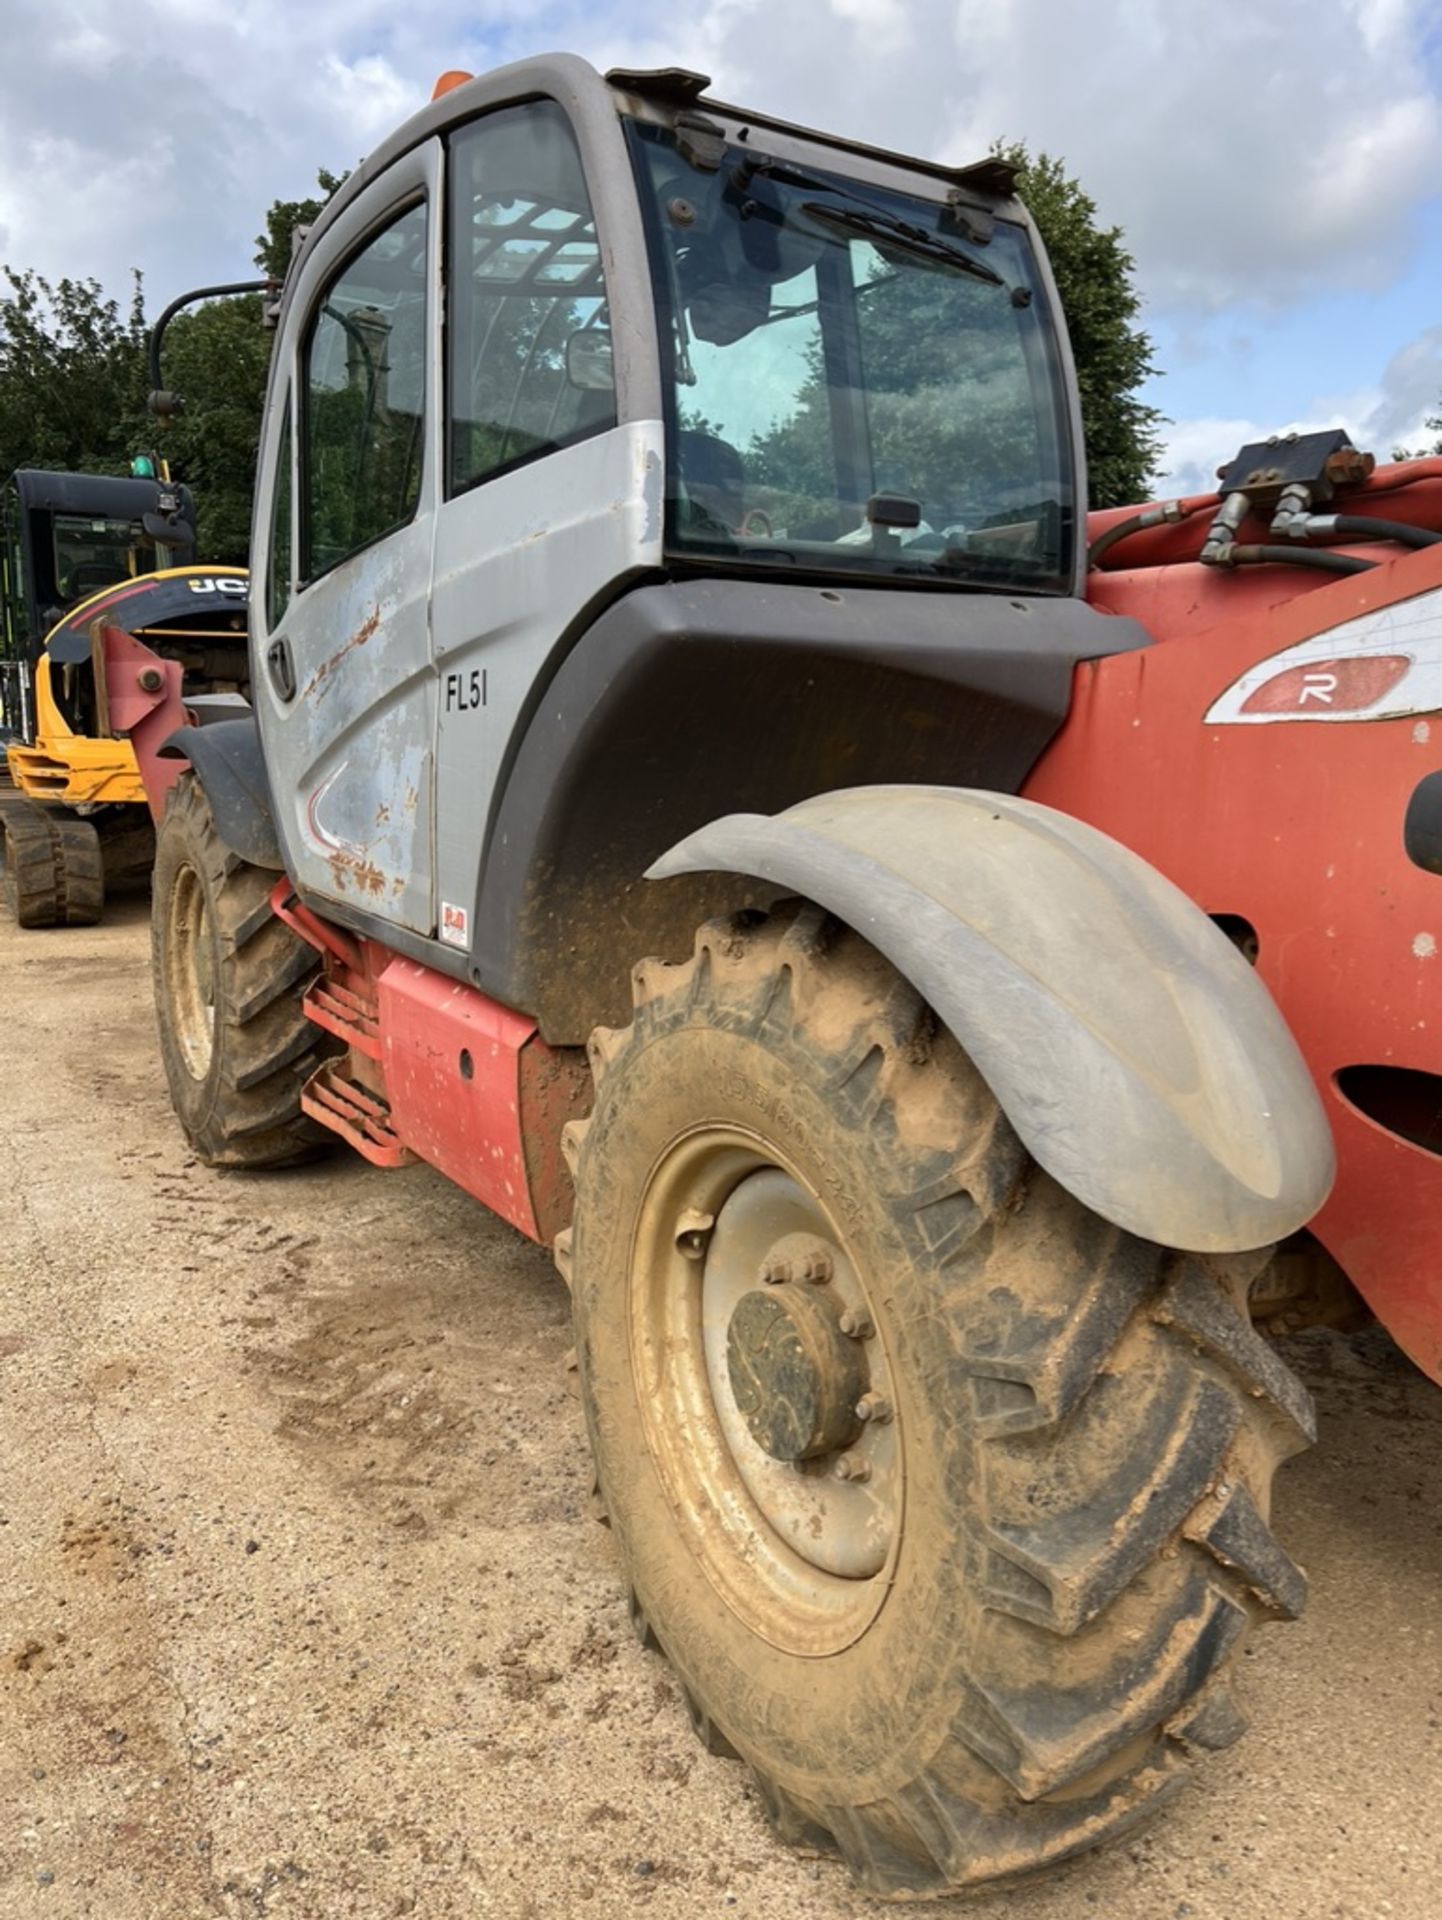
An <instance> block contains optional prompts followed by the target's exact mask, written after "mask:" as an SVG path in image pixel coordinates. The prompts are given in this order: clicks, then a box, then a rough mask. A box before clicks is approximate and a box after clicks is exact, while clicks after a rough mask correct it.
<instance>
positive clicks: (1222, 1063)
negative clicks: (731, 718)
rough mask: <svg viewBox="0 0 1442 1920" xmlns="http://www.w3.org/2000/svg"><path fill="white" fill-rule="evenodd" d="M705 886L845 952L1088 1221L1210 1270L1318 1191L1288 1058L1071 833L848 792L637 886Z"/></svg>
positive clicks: (1185, 927) (706, 845) (1152, 906)
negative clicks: (954, 1048)
mask: <svg viewBox="0 0 1442 1920" xmlns="http://www.w3.org/2000/svg"><path fill="white" fill-rule="evenodd" d="M706 871H720V872H729V873H738V874H748V875H751V876H754V877H755V878H757V879H761V880H765V881H768V882H771V883H772V884H773V885H775V886H780V887H784V888H786V889H787V890H789V891H791V892H794V893H797V894H802V895H804V896H805V897H806V898H808V899H811V900H815V901H816V902H817V903H818V904H819V905H821V906H824V907H826V908H827V909H828V911H830V912H832V913H835V914H836V915H838V916H839V917H840V918H841V919H843V920H845V921H846V922H847V923H848V925H850V926H852V927H854V928H855V929H856V930H857V932H859V933H862V934H864V935H865V936H866V938H867V939H868V940H870V941H871V942H872V944H873V945H874V946H875V947H877V948H878V949H879V950H880V951H881V952H882V953H884V954H885V955H886V957H887V958H888V959H889V960H890V961H891V962H892V964H893V965H894V966H895V967H897V968H898V969H899V970H900V971H901V972H902V973H903V974H905V976H906V977H907V979H908V980H910V981H911V982H912V984H913V985H914V986H915V987H916V988H917V990H918V991H919V992H920V993H922V994H923V995H924V996H925V998H926V999H927V1000H928V1001H929V1003H930V1004H931V1006H932V1007H933V1008H934V1009H935V1011H936V1013H937V1015H938V1017H939V1018H940V1019H941V1020H942V1021H943V1022H944V1023H945V1024H946V1025H947V1026H948V1027H949V1028H950V1029H951V1031H952V1032H953V1033H954V1034H955V1036H956V1038H957V1039H958V1041H959V1042H960V1043H961V1045H962V1046H963V1047H964V1048H965V1049H966V1051H967V1052H968V1054H970V1056H971V1058H972V1059H973V1060H974V1061H975V1063H976V1065H977V1068H978V1070H979V1071H980V1072H981V1073H982V1074H983V1075H984V1076H985V1078H986V1080H987V1082H988V1084H989V1085H990V1087H991V1089H992V1091H993V1093H994V1094H995V1095H996V1097H997V1099H998V1100H999V1101H1000V1103H1001V1105H1002V1107H1003V1108H1004V1110H1005V1112H1006V1114H1007V1117H1008V1118H1009V1119H1010V1121H1011V1123H1012V1125H1013V1126H1014V1127H1015V1128H1016V1130H1017V1133H1018V1134H1019V1135H1020V1136H1021V1138H1022V1140H1023V1141H1024V1142H1025V1144H1026V1146H1027V1148H1028V1150H1029V1151H1030V1152H1031V1154H1032V1155H1033V1156H1034V1157H1035V1159H1036V1160H1037V1161H1038V1162H1039V1163H1040V1165H1041V1166H1043V1167H1044V1168H1045V1169H1046V1171H1047V1172H1048V1173H1050V1174H1051V1175H1052V1176H1053V1177H1054V1178H1055V1179H1057V1180H1058V1181H1060V1182H1061V1184H1062V1185H1063V1186H1064V1187H1066V1188H1067V1189H1068V1190H1069V1191H1070V1192H1071V1193H1073V1194H1075V1195H1076V1197H1077V1198H1078V1199H1079V1200H1081V1201H1082V1202H1083V1203H1084V1204H1085V1205H1087V1206H1088V1207H1091V1208H1092V1209H1093V1210H1094V1211H1095V1212H1097V1213H1099V1214H1100V1215H1101V1216H1102V1217H1103V1218H1104V1219H1106V1220H1110V1221H1112V1222H1114V1223H1115V1224H1116V1225H1117V1226H1119V1227H1124V1228H1126V1230H1127V1231H1128V1232H1130V1233H1135V1234H1140V1235H1141V1236H1142V1237H1143V1238H1145V1239H1148V1240H1155V1241H1158V1242H1160V1243H1161V1244H1163V1245H1165V1246H1172V1247H1181V1248H1186V1249H1189V1250H1191V1251H1195V1252H1203V1253H1224V1252H1236V1251H1240V1250H1241V1249H1244V1248H1250V1247H1260V1246H1264V1245H1265V1244H1266V1243H1267V1242H1269V1241H1272V1240H1277V1239H1280V1238H1281V1237H1282V1236H1283V1235H1285V1234H1288V1233H1292V1232H1294V1231H1295V1230H1296V1229H1297V1228H1299V1227H1301V1226H1304V1225H1305V1224H1306V1222H1307V1221H1308V1220H1309V1219H1310V1218H1311V1217H1312V1215H1313V1214H1314V1213H1315V1212H1316V1210H1317V1208H1318V1207H1319V1206H1320V1205H1321V1204H1322V1202H1323V1201H1324V1200H1325V1199H1326V1197H1327V1193H1328V1191H1329V1189H1330V1187H1331V1184H1332V1175H1333V1153H1332V1140H1331V1135H1330V1133H1329V1131H1328V1128H1327V1123H1326V1120H1325V1118H1324V1116H1323V1113H1322V1108H1321V1103H1320V1101H1319V1100H1318V1097H1317V1094H1316V1091H1315V1089H1314V1087H1313V1085H1312V1081H1311V1078H1310V1076H1309V1075H1308V1073H1307V1069H1306V1067H1305V1065H1304V1064H1303V1061H1302V1056H1301V1054H1300V1053H1299V1052H1298V1050H1297V1047H1296V1045H1295V1043H1294V1041H1293V1039H1292V1036H1291V1034H1290V1033H1289V1032H1288V1030H1287V1028H1286V1026H1285V1024H1284V1023H1283V1020H1282V1017H1281V1015H1280V1014H1279V1013H1278V1011H1277V1009H1276V1006H1275V1005H1274V1004H1273V1002H1272V999H1271V996H1270V995H1269V994H1268V992H1267V990H1266V988H1265V987H1264V986H1263V984H1262V982H1261V981H1260V980H1259V979H1258V978H1257V976H1256V974H1255V973H1254V972H1253V971H1252V969H1251V968H1250V967H1249V966H1248V965H1247V963H1246V961H1245V960H1244V959H1243V958H1242V956H1241V955H1240V954H1239V953H1238V952H1237V951H1236V949H1235V948H1234V947H1233V945H1232V943H1231V942H1230V941H1229V940H1228V939H1227V937H1226V936H1225V934H1223V933H1222V932H1220V931H1219V929H1218V928H1216V927H1215V926H1213V924H1212V922H1211V921H1210V920H1209V919H1208V918H1207V917H1206V915H1205V914H1204V913H1202V912H1201V910H1200V909H1199V908H1198V907H1196V906H1194V905H1193V903H1192V902H1191V901H1190V900H1189V899H1188V898H1187V897H1186V895H1185V894H1183V893H1181V892H1180V891H1179V890H1178V889H1177V888H1176V887H1174V886H1173V885H1172V884H1171V882H1170V881H1169V880H1165V879H1163V877H1162V876H1161V875H1160V874H1159V873H1158V872H1157V871H1156V870H1155V869H1154V868H1153V867H1150V866H1149V865H1148V864H1147V863H1146V862H1145V861H1144V860H1142V859H1140V858H1139V857H1138V856H1137V855H1136V854H1134V853H1131V852H1129V851H1128V850H1127V849H1126V848H1125V847H1123V846H1120V845H1119V844H1118V843H1117V842H1116V841H1115V840H1112V839H1110V838H1109V837H1108V836H1107V835H1106V834H1103V833H1099V832H1097V831H1096V829H1095V828H1093V827H1088V826H1085V825H1083V824H1082V823H1081V822H1080V821H1078V820H1074V819H1072V818H1071V817H1070V816H1069V815H1067V814H1063V813H1057V812H1055V811H1053V810H1052V809H1051V808H1050V807H1042V806H1038V805H1036V804H1035V803H1034V802H1032V801H1028V800H1018V799H1015V798H1013V797H1012V796H1010V795H1005V794H995V793H981V792H976V791H973V790H970V789H963V788H957V787H923V786H897V787H856V788H851V789H849V790H846V791H843V792H839V793H828V794H822V795H819V796H818V797H816V798H814V799H810V800H804V801H802V802H801V804H800V805H799V806H795V807H790V808H788V809H787V810H786V811H785V812H784V813H780V814H777V815H775V816H774V817H767V816H765V815H762V814H745V813H738V814H731V815H728V816H727V817H726V818H725V819H722V820H717V821H715V822H713V823H712V824H711V825H710V826H708V827H703V828H702V829H701V831H700V832H699V833H694V834H692V835H690V837H689V838H688V839H686V840H683V841H682V842H681V843H680V845H679V846H677V847H674V848H673V849H672V850H671V852H670V853H668V854H666V855H665V856H664V858H662V859H661V860H658V861H657V862H656V864H655V865H654V866H653V867H652V868H651V869H650V871H649V873H648V875H647V878H648V879H667V878H669V877H670V876H672V875H674V874H680V873H696V872H706Z"/></svg>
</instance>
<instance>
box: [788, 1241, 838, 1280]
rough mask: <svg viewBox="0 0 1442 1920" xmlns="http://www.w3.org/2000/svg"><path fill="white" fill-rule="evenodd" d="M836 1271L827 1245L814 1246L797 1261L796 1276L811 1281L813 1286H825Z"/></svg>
mask: <svg viewBox="0 0 1442 1920" xmlns="http://www.w3.org/2000/svg"><path fill="white" fill-rule="evenodd" d="M834 1271H835V1269H834V1268H833V1266H832V1264H831V1255H830V1254H829V1253H828V1252H827V1251H826V1249H825V1247H813V1248H812V1249H811V1251H810V1252H809V1253H804V1254H803V1255H802V1256H801V1258H800V1259H799V1260H798V1261H797V1263H796V1278H797V1279H798V1280H806V1281H809V1282H810V1284H811V1285H812V1286H813V1287H824V1286H825V1285H826V1283H827V1281H828V1280H829V1279H830V1278H831V1276H832V1273H833V1272H834Z"/></svg>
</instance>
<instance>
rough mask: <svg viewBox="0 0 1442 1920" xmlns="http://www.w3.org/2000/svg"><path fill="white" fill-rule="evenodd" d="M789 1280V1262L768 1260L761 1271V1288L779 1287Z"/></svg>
mask: <svg viewBox="0 0 1442 1920" xmlns="http://www.w3.org/2000/svg"><path fill="white" fill-rule="evenodd" d="M790 1278H791V1262H790V1261H789V1260H768V1261H767V1262H766V1264H765V1266H763V1267H762V1269H761V1281H762V1285H763V1286H767V1287H779V1286H781V1285H782V1284H783V1283H784V1282H785V1281H787V1280H789V1279H790Z"/></svg>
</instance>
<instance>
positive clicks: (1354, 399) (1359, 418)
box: [1157, 324, 1442, 497]
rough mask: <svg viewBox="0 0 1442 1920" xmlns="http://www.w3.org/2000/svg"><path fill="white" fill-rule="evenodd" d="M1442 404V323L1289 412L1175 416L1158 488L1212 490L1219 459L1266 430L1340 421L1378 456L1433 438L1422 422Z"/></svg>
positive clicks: (1165, 492)
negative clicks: (1364, 373)
mask: <svg viewBox="0 0 1442 1920" xmlns="http://www.w3.org/2000/svg"><path fill="white" fill-rule="evenodd" d="M1439 407H1442V324H1439V325H1437V326H1434V327H1427V328H1425V329H1424V330H1423V332H1421V333H1419V334H1418V335H1417V337H1416V338H1415V339H1414V340H1409V341H1408V342H1407V344H1406V346H1404V347H1402V348H1400V349H1399V350H1398V351H1397V352H1396V353H1394V354H1393V355H1392V358H1391V359H1390V360H1389V361H1388V362H1387V365H1386V366H1385V367H1384V368H1383V369H1382V373H1381V376H1380V378H1379V379H1378V380H1377V381H1376V383H1375V384H1374V385H1371V386H1366V387H1360V388H1357V389H1354V390H1353V391H1352V392H1350V393H1338V394H1322V395H1319V396H1318V397H1317V398H1316V399H1315V400H1313V401H1312V402H1311V403H1310V404H1309V405H1308V406H1307V407H1306V408H1304V409H1303V411H1302V412H1301V413H1300V414H1299V415H1297V416H1296V417H1295V418H1294V419H1290V420H1248V419H1244V418H1232V419H1225V418H1197V419H1192V420H1178V421H1175V422H1174V423H1173V424H1172V425H1171V426H1170V427H1168V428H1166V429H1164V430H1163V436H1162V437H1163V441H1164V452H1163V455H1162V465H1161V473H1160V476H1159V478H1158V481H1157V492H1158V495H1159V496H1169V497H1176V496H1180V495H1185V494H1190V493H1210V492H1211V491H1212V489H1213V487H1214V486H1215V484H1216V472H1217V468H1218V467H1219V466H1222V465H1224V464H1225V463H1226V462H1227V461H1229V460H1231V459H1232V458H1233V456H1234V455H1235V454H1236V453H1237V451H1238V450H1239V449H1240V448H1241V447H1244V446H1246V445H1247V444H1248V442H1250V441H1253V440H1265V439H1266V437H1267V435H1268V434H1271V433H1291V432H1293V431H1296V432H1298V433H1309V432H1311V431H1313V430H1314V429H1316V428H1320V427H1345V428H1346V430H1347V432H1348V433H1349V434H1350V435H1351V436H1352V440H1353V443H1354V444H1355V445H1356V446H1359V447H1361V448H1363V449H1364V450H1365V451H1366V452H1368V453H1375V454H1376V456H1377V458H1378V459H1379V460H1390V459H1391V457H1392V455H1393V453H1394V452H1395V450H1396V449H1397V448H1398V447H1410V448H1414V449H1415V448H1417V447H1420V446H1423V445H1430V444H1431V442H1432V441H1433V440H1434V439H1435V438H1436V434H1435V432H1433V431H1429V430H1427V429H1426V428H1425V425H1424V423H1425V422H1426V421H1427V420H1428V419H1429V418H1430V417H1431V416H1432V415H1434V414H1436V413H1437V412H1438V410H1439Z"/></svg>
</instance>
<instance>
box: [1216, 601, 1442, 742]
mask: <svg viewBox="0 0 1442 1920" xmlns="http://www.w3.org/2000/svg"><path fill="white" fill-rule="evenodd" d="M1439 708H1442V589H1439V588H1436V587H1434V588H1433V589H1432V590H1431V591H1430V592H1429V593H1419V594H1418V595H1417V596H1416V598H1415V599H1412V600H1403V601H1400V602H1399V603H1398V604H1397V605H1396V606H1391V607H1382V608H1379V609H1378V611H1377V612H1376V613H1364V614H1361V615H1359V616H1358V618H1357V619H1355V620H1348V621H1345V622H1344V623H1343V624H1342V625H1341V626H1340V627H1329V628H1328V629H1327V631H1326V632H1325V633H1318V634H1314V635H1313V636H1312V638H1311V639H1310V640H1303V641H1301V642H1300V643H1299V644H1298V645H1297V646H1295V647H1288V648H1287V649H1286V651H1285V652H1284V653H1274V654H1273V655H1272V656H1271V658H1270V659H1269V660H1259V661H1258V662H1257V664H1256V666H1254V667H1249V668H1248V669H1247V671H1246V672H1245V673H1244V674H1243V675H1242V677H1241V679H1240V680H1235V681H1233V683H1232V685H1231V686H1230V687H1228V688H1227V690H1226V692H1225V693H1224V694H1222V696H1221V697H1220V699H1218V700H1216V701H1214V702H1213V704H1212V706H1211V707H1210V709H1209V710H1208V712H1207V724H1208V725H1209V726H1214V727H1215V726H1252V727H1256V726H1263V727H1264V726H1268V725H1271V724H1273V723H1275V722H1277V721H1280V720H1291V721H1296V720H1397V719H1401V718H1403V717H1404V716H1405V715H1407V714H1413V713H1435V712H1436V711H1437V710H1438V709H1439Z"/></svg>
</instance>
